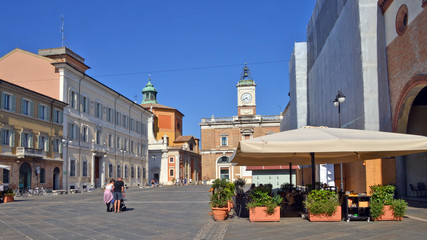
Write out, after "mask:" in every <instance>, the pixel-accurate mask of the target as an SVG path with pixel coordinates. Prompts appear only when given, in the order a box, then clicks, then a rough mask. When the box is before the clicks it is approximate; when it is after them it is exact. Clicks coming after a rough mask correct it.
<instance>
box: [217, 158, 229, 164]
mask: <svg viewBox="0 0 427 240" xmlns="http://www.w3.org/2000/svg"><path fill="white" fill-rule="evenodd" d="M229 162H230V158H229V157H227V156H222V157H220V158H219V159H218V164H221V163H229Z"/></svg>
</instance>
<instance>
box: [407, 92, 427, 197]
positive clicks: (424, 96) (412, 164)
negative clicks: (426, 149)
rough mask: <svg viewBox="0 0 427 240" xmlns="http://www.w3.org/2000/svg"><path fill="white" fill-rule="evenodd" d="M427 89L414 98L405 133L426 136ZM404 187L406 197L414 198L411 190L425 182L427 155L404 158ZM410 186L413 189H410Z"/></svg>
mask: <svg viewBox="0 0 427 240" xmlns="http://www.w3.org/2000/svg"><path fill="white" fill-rule="evenodd" d="M426 122H427V87H424V88H423V89H422V90H421V91H420V92H419V93H418V95H417V96H416V97H415V99H414V102H413V103H412V106H411V109H410V112H409V116H408V125H407V128H406V132H407V133H409V134H417V135H423V136H427V125H426V124H425V123H426ZM405 169H406V187H407V192H406V194H407V196H416V194H415V193H414V192H413V191H412V190H411V188H412V189H416V188H417V187H418V183H424V184H425V183H426V182H427V153H419V154H412V155H408V156H406V160H405ZM411 185H412V186H413V187H411Z"/></svg>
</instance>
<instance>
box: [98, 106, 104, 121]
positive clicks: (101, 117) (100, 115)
mask: <svg viewBox="0 0 427 240" xmlns="http://www.w3.org/2000/svg"><path fill="white" fill-rule="evenodd" d="M99 108H100V109H99V118H100V119H101V120H102V119H103V116H102V112H103V109H104V107H103V106H102V104H99Z"/></svg>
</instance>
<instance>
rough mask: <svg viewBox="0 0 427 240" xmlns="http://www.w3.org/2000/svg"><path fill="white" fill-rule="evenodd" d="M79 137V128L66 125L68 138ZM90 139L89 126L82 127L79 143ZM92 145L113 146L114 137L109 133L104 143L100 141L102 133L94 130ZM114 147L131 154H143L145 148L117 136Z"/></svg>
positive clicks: (143, 145) (73, 125)
mask: <svg viewBox="0 0 427 240" xmlns="http://www.w3.org/2000/svg"><path fill="white" fill-rule="evenodd" d="M78 135H79V127H78V126H77V125H76V124H74V123H68V137H69V138H70V139H73V140H78ZM90 139H92V137H91V130H90V128H89V126H86V125H83V126H82V130H81V141H83V142H89V140H90ZM93 140H94V143H96V144H97V145H102V144H106V145H107V146H108V147H113V146H114V142H113V141H114V137H113V134H112V133H109V134H108V136H106V139H105V140H106V142H105V141H104V142H103V141H102V131H101V130H99V129H98V130H95V136H94V139H93ZM115 147H116V148H117V149H122V150H124V151H130V152H131V153H135V152H136V153H138V154H141V153H143V152H145V150H146V146H145V144H141V143H139V142H138V143H137V144H136V145H135V143H134V141H133V140H129V139H128V138H125V137H121V136H117V138H116V145H115Z"/></svg>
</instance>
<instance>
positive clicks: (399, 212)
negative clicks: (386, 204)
mask: <svg viewBox="0 0 427 240" xmlns="http://www.w3.org/2000/svg"><path fill="white" fill-rule="evenodd" d="M390 207H391V209H393V216H394V217H395V218H401V217H403V216H404V215H405V212H406V208H407V207H408V203H407V202H405V200H403V199H394V200H392V201H391V203H390Z"/></svg>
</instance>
